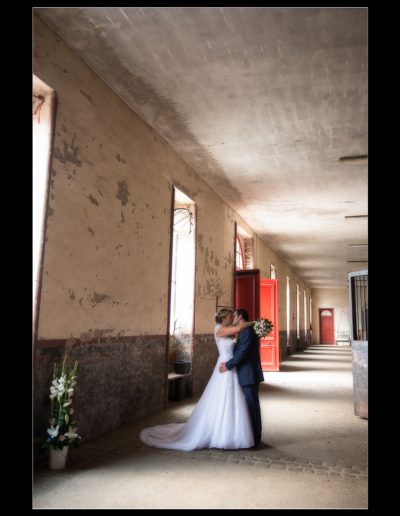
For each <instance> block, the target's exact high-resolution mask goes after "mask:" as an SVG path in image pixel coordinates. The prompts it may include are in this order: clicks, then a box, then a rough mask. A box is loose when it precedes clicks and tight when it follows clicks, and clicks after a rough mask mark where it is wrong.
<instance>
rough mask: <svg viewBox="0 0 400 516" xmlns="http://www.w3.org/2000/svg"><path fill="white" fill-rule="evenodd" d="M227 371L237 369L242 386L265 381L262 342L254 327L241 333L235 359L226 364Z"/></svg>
mask: <svg viewBox="0 0 400 516" xmlns="http://www.w3.org/2000/svg"><path fill="white" fill-rule="evenodd" d="M225 366H226V368H227V369H233V368H234V367H236V369H237V373H238V379H239V383H240V385H251V384H254V383H259V382H263V381H264V375H263V372H262V368H261V360H260V341H259V338H258V336H257V334H256V332H255V331H254V328H253V326H249V327H248V328H245V329H244V330H242V331H241V332H240V333H239V340H238V341H237V343H236V345H235V347H234V349H233V357H232V358H231V359H230V360H228V361H227V362H226V363H225Z"/></svg>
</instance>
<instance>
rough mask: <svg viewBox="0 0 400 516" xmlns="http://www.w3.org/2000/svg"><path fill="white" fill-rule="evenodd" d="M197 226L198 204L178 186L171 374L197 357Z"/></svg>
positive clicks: (173, 228)
mask: <svg viewBox="0 0 400 516" xmlns="http://www.w3.org/2000/svg"><path fill="white" fill-rule="evenodd" d="M195 227H196V205H195V203H194V201H193V200H192V199H190V198H189V197H188V196H187V195H186V194H184V193H183V192H181V191H180V190H178V188H176V187H174V206H173V227H172V253H171V285H170V287H171V288H170V291H171V293H170V296H171V297H170V313H169V338H168V364H167V365H168V373H172V372H173V369H174V362H175V361H179V360H185V361H191V360H192V355H193V334H194V326H193V324H194V281H195V247H196V240H195V234H196V231H195ZM171 386H172V384H170V383H169V387H171ZM167 395H168V393H167ZM166 403H168V402H167V400H166Z"/></svg>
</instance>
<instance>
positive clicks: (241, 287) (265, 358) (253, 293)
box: [235, 269, 279, 371]
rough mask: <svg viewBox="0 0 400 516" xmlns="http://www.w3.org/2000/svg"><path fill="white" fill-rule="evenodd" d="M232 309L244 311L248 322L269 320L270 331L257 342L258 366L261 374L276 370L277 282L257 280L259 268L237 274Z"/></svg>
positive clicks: (277, 350) (277, 353) (277, 347)
mask: <svg viewBox="0 0 400 516" xmlns="http://www.w3.org/2000/svg"><path fill="white" fill-rule="evenodd" d="M235 308H244V309H245V310H247V312H248V314H249V319H250V321H254V320H256V319H260V318H261V317H263V318H266V319H270V320H271V321H272V323H273V324H274V328H273V330H272V332H271V333H270V334H269V335H268V336H267V337H265V339H260V358H261V366H262V369H263V371H279V314H278V281H277V280H269V279H261V280H260V271H259V269H251V270H244V271H237V272H236V296H235Z"/></svg>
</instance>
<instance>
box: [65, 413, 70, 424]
mask: <svg viewBox="0 0 400 516" xmlns="http://www.w3.org/2000/svg"><path fill="white" fill-rule="evenodd" d="M64 421H65V422H66V424H67V425H68V423H69V415H68V414H65V416H64Z"/></svg>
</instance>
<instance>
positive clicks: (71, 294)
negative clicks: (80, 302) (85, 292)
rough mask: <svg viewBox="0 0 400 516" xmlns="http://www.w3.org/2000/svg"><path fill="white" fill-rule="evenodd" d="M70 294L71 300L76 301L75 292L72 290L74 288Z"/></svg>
mask: <svg viewBox="0 0 400 516" xmlns="http://www.w3.org/2000/svg"><path fill="white" fill-rule="evenodd" d="M68 292H69V298H70V299H71V300H73V299H75V292H74V291H73V290H72V288H69V289H68Z"/></svg>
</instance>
